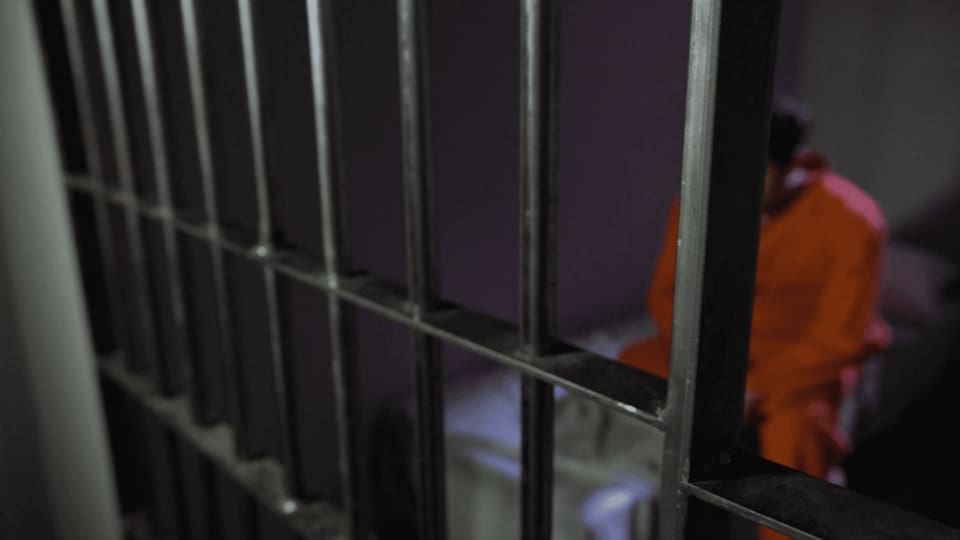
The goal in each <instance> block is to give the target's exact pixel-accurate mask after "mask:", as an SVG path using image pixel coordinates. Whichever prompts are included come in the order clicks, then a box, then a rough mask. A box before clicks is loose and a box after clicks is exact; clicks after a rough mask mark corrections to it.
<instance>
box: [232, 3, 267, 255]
mask: <svg viewBox="0 0 960 540" xmlns="http://www.w3.org/2000/svg"><path fill="white" fill-rule="evenodd" d="M237 10H238V12H239V14H240V41H241V44H242V48H243V71H244V82H245V86H246V94H247V109H248V111H249V121H250V143H251V148H252V152H253V156H252V157H253V169H254V170H253V174H254V180H255V183H256V190H257V231H258V233H259V235H260V246H259V247H258V251H259V252H260V253H261V254H267V253H269V252H271V251H272V250H273V232H272V229H273V226H272V222H271V216H270V193H269V187H268V186H267V171H266V163H265V162H264V153H263V130H262V123H261V114H260V87H259V84H258V82H257V49H256V38H255V36H254V30H253V8H252V6H251V0H237Z"/></svg>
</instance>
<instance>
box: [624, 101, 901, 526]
mask: <svg viewBox="0 0 960 540" xmlns="http://www.w3.org/2000/svg"><path fill="white" fill-rule="evenodd" d="M808 129H809V122H808V115H807V113H806V110H805V109H804V108H803V106H802V105H799V104H797V103H794V102H782V103H780V104H778V105H777V106H776V107H775V108H774V111H773V114H772V119H771V125H770V140H769V151H768V161H767V172H766V178H765V183H764V193H763V216H762V222H761V232H760V241H759V247H758V261H757V273H756V289H755V296H754V302H753V324H752V331H751V337H750V352H749V359H748V369H747V381H746V387H747V393H746V399H745V403H746V407H745V408H746V411H745V414H746V424H747V425H748V426H750V427H754V428H755V429H756V430H757V436H758V439H759V449H760V453H761V455H763V456H764V457H765V458H767V459H769V460H771V461H775V462H777V463H780V464H782V465H786V466H788V467H792V468H795V469H798V470H800V471H803V472H805V473H807V474H810V475H812V476H816V477H819V478H826V477H827V475H828V473H829V472H830V471H831V469H832V468H834V467H835V466H836V465H838V464H839V463H840V460H841V459H842V458H843V456H844V455H845V454H846V453H847V451H848V443H847V438H846V436H845V435H844V433H842V431H841V430H840V429H839V427H838V414H837V413H838V407H839V404H840V401H841V399H842V397H843V396H844V395H845V393H846V392H848V391H850V390H852V388H853V386H854V384H855V382H856V377H857V375H858V373H859V368H860V366H861V364H862V363H863V362H864V360H865V359H866V358H867V357H869V356H870V355H872V354H875V353H877V352H879V351H881V350H883V349H884V348H886V347H887V346H888V345H889V342H890V331H889V328H888V327H887V325H886V323H885V322H884V321H883V319H882V318H881V317H880V316H879V314H878V313H877V312H876V311H875V303H876V297H877V292H878V288H879V283H880V273H881V265H882V256H883V248H884V243H885V241H886V235H887V226H886V222H885V219H884V217H883V214H882V212H881V211H880V209H879V207H878V206H877V204H876V203H875V202H874V201H873V200H872V199H871V198H870V197H869V196H868V195H867V194H866V193H864V192H863V191H861V190H860V189H859V188H858V187H857V186H855V185H854V184H853V183H851V182H850V181H849V180H847V179H845V178H843V177H841V176H840V175H838V174H837V173H835V172H834V171H832V170H831V169H830V166H829V163H828V162H827V160H826V158H825V157H824V156H823V155H821V154H818V153H816V152H813V151H810V150H805V149H802V145H803V144H804V141H805V139H806V136H807V132H808ZM678 207H679V205H678V203H677V202H674V204H673V207H672V209H671V213H670V217H669V221H668V225H667V230H666V237H665V239H664V243H663V247H662V250H661V253H660V256H659V258H658V261H657V266H656V271H655V273H654V277H653V282H652V284H651V287H650V290H649V294H648V309H649V311H650V313H651V315H652V317H653V320H654V322H655V324H656V327H657V334H656V335H655V336H654V337H652V338H650V339H647V340H645V341H641V342H638V343H634V344H632V345H630V346H628V347H627V348H625V349H624V350H623V351H622V352H621V354H620V361H622V362H624V363H627V364H629V365H632V366H634V367H637V368H640V369H643V370H645V371H648V372H651V373H654V374H656V375H659V376H661V377H667V374H668V369H669V360H670V332H671V323H672V318H673V287H674V271H675V266H676V255H677V226H678V213H679V212H678ZM761 536H762V537H764V538H766V536H765V534H762V535H761ZM772 537H773V536H771V538H772ZM777 537H779V536H777Z"/></svg>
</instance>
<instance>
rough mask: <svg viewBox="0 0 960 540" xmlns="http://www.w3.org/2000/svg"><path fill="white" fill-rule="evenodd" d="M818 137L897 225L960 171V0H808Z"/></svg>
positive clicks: (810, 91)
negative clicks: (838, 0) (904, 0)
mask: <svg viewBox="0 0 960 540" xmlns="http://www.w3.org/2000/svg"><path fill="white" fill-rule="evenodd" d="M807 3H808V4H809V17H808V21H807V30H806V38H805V41H806V45H805V47H804V53H803V56H804V70H803V80H804V84H803V94H804V97H805V98H806V99H807V100H808V101H809V103H810V105H811V106H812V108H813V111H814V115H815V127H814V133H813V137H812V143H813V145H814V146H816V147H818V148H820V149H822V150H824V151H826V152H827V154H828V155H829V156H830V157H831V159H832V160H833V161H834V164H835V166H836V168H837V169H838V170H839V171H840V172H842V173H844V174H846V175H848V176H849V177H850V178H852V179H853V180H855V181H856V182H857V183H858V184H860V185H861V186H862V187H864V188H865V189H866V190H867V191H868V192H869V193H871V194H872V195H873V196H874V197H876V199H877V200H878V202H879V203H880V205H881V206H882V207H883V209H884V211H885V212H886V213H887V217H888V219H889V220H890V222H891V224H892V225H893V226H894V227H896V226H897V225H900V224H901V223H903V222H904V221H906V220H907V219H908V218H910V217H911V216H912V215H914V214H916V213H918V212H923V210H924V208H926V206H927V205H928V204H930V203H933V202H936V201H937V199H939V198H941V197H942V196H944V194H945V193H947V192H949V190H950V188H951V187H952V186H955V185H956V184H957V181H958V177H960V176H958V175H960V151H958V150H960V100H958V98H957V96H960V54H958V53H960V33H958V32H957V25H958V24H960V3H957V2H953V1H951V0H911V1H909V2H903V1H898V0H845V1H843V2H836V1H831V0H808V1H807Z"/></svg>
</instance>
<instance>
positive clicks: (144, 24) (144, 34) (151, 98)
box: [131, 0, 189, 380]
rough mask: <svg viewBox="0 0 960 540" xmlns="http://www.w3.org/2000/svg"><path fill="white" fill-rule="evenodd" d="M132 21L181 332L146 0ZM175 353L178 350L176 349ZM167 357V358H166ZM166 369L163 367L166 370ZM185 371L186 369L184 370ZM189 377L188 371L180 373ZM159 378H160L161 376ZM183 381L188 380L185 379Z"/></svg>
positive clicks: (138, 1)
mask: <svg viewBox="0 0 960 540" xmlns="http://www.w3.org/2000/svg"><path fill="white" fill-rule="evenodd" d="M131 1H132V4H133V5H132V13H133V24H134V26H135V32H134V34H135V36H136V41H137V54H138V58H139V60H140V62H139V64H140V71H141V77H142V79H143V94H144V101H145V103H146V108H147V129H148V130H149V134H148V135H149V137H150V147H151V151H152V153H153V164H154V177H155V178H156V181H157V202H158V204H159V207H160V213H161V215H162V216H163V223H162V226H163V247H164V251H165V253H166V260H167V265H168V266H169V268H168V272H169V276H170V298H168V299H167V301H168V302H170V305H171V306H172V308H173V318H174V321H173V323H174V325H175V326H176V328H178V329H179V331H180V332H181V333H185V332H186V316H185V313H184V311H185V310H184V300H183V286H182V283H183V282H182V279H181V277H180V252H179V249H178V245H177V231H176V226H175V223H174V219H175V216H176V211H175V209H174V206H173V199H172V196H171V189H170V174H169V168H168V164H167V148H166V139H165V138H164V132H163V129H164V128H163V120H162V117H163V112H162V110H161V107H160V95H159V90H158V86H157V80H156V75H157V71H156V64H155V61H154V54H153V41H152V40H151V36H150V23H149V15H148V13H147V5H146V0H131ZM178 352H179V351H178ZM168 360H169V359H168ZM168 370H169V368H167V369H166V370H164V372H167V371H168ZM187 371H188V372H189V370H187ZM183 375H184V377H189V373H184V374H183ZM161 379H162V378H161ZM185 380H189V379H188V378H187V379H185Z"/></svg>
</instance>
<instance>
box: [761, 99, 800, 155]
mask: <svg viewBox="0 0 960 540" xmlns="http://www.w3.org/2000/svg"><path fill="white" fill-rule="evenodd" d="M809 130H810V112H809V111H808V110H807V108H806V106H804V105H803V104H802V103H800V102H798V101H795V100H791V99H783V100H780V101H777V102H775V103H774V105H773V111H772V114H771V115H770V146H769V149H768V150H767V157H768V158H769V159H770V161H771V162H773V163H774V164H775V165H777V166H779V167H787V166H788V165H790V162H791V161H793V156H794V154H796V153H797V150H798V149H799V148H800V146H802V145H803V143H804V142H806V140H807V133H808V132H809Z"/></svg>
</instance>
